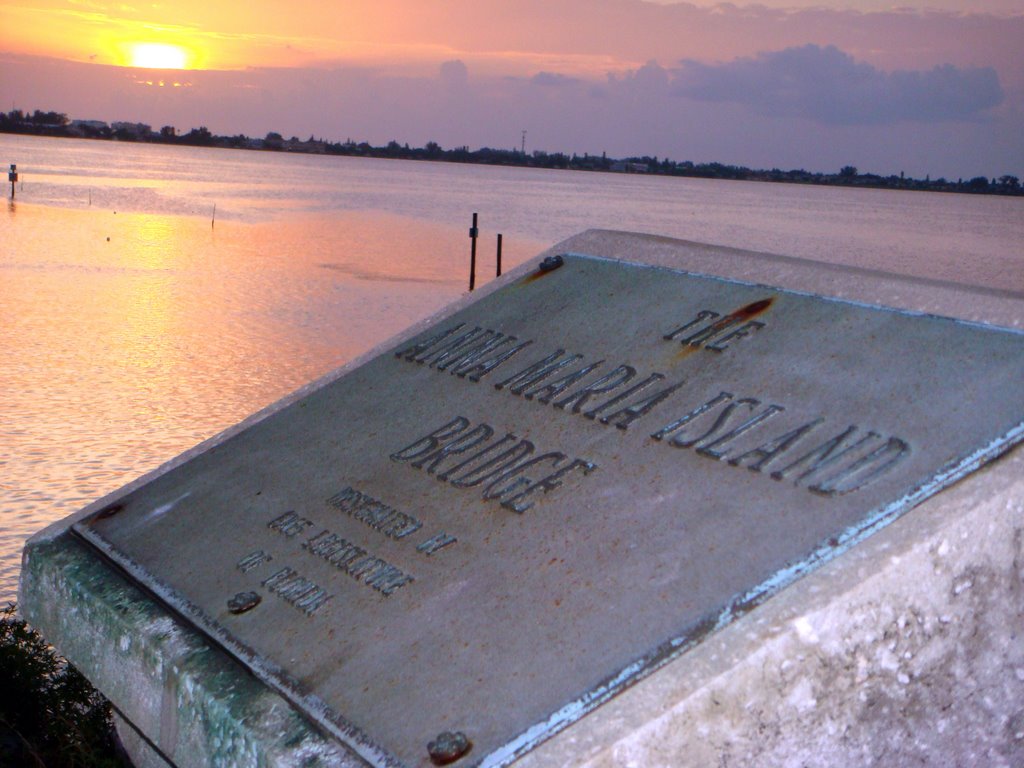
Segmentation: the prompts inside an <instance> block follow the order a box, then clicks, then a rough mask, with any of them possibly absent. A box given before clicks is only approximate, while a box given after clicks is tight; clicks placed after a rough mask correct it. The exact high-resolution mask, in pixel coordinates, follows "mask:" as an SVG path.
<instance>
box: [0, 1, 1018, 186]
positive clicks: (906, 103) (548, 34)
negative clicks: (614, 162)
mask: <svg viewBox="0 0 1024 768" xmlns="http://www.w3.org/2000/svg"><path fill="white" fill-rule="evenodd" d="M924 2H925V3H926V4H925V5H914V6H907V5H901V4H900V3H899V2H886V1H885V0H762V1H761V2H759V3H756V4H754V3H746V2H742V1H740V2H735V3H715V2H701V1H698V2H691V3H674V2H647V1H645V0H521V1H520V2H508V0H430V2H423V0H418V1H417V2H412V1H411V0H373V2H368V1H366V0H352V1H348V2H320V1H318V0H291V2H287V3H282V2H269V0H246V2H235V1H234V0H217V1H216V2H211V0H202V1H201V2H200V0H174V1H173V2H167V1H165V0H157V1H156V2H138V3H136V2H135V1H134V0H124V2H105V1H104V0H3V3H2V4H0V108H2V109H4V110H8V109H12V108H20V109H29V110H32V109H44V110H51V109H53V110H57V111H62V112H66V113H68V114H69V115H70V116H72V117H77V118H85V119H98V120H104V121H108V122H109V121H113V120H131V121H142V122H146V123H149V124H151V125H153V126H154V128H158V127H160V126H162V125H167V124H169V125H174V126H176V127H177V128H178V129H179V130H180V131H187V130H189V129H190V128H192V127H197V126H200V125H205V126H207V127H208V128H209V129H210V130H211V131H213V132H214V133H222V134H237V133H245V134H247V135H251V136H263V135H264V134H265V133H267V132H268V131H272V130H273V131H278V132H280V133H282V134H284V135H285V136H291V135H297V136H300V137H302V138H307V137H309V136H310V135H315V136H317V137H323V138H326V139H331V140H344V139H347V138H352V139H355V140H357V141H362V140H366V141H370V142H371V143H374V144H382V143H385V142H387V141H388V140H391V139H395V140H397V141H399V142H401V143H406V142H407V143H409V144H410V145H413V146H420V145H423V144H424V143H426V142H427V141H437V142H438V143H440V144H441V145H442V146H444V147H451V146H460V145H464V144H465V145H469V146H470V147H471V148H478V147H481V146H492V147H504V148H513V147H519V145H520V140H521V132H522V131H523V130H526V131H527V132H528V133H527V139H526V142H527V150H528V151H532V150H535V149H540V150H547V151H565V152H577V153H580V154H582V153H584V152H589V153H592V154H600V153H601V152H607V153H608V155H610V156H614V157H622V156H626V155H642V154H646V155H657V156H659V157H665V156H667V157H670V158H672V159H674V160H693V161H695V162H705V161H719V162H724V163H731V164H742V165H749V166H753V167H758V168H771V167H780V168H786V169H788V168H806V169H808V170H815V171H835V170H838V169H839V168H840V167H841V166H843V165H855V166H857V167H858V168H859V169H860V170H861V171H870V172H875V173H882V174H889V173H899V172H900V171H905V172H906V173H908V174H910V175H914V176H921V177H923V176H925V175H931V176H932V178H936V177H939V176H945V177H947V178H952V179H956V178H958V177H964V178H969V177H972V176H976V175H987V176H1000V175H1003V174H1014V175H1018V176H1022V177H1024V0H976V1H975V2H963V1H957V0H924ZM154 67H155V68H154Z"/></svg>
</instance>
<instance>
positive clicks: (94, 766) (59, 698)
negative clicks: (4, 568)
mask: <svg viewBox="0 0 1024 768" xmlns="http://www.w3.org/2000/svg"><path fill="white" fill-rule="evenodd" d="M0 765H2V766H12V767H13V766H30V767H33V768H37V767H39V766H45V767H46V768H121V766H122V765H123V763H122V761H121V760H120V759H119V758H118V757H117V752H116V751H115V746H114V736H113V727H112V722H111V710H110V703H109V702H107V701H106V700H105V699H104V698H103V696H102V695H101V694H100V693H99V692H98V691H97V690H96V689H95V688H93V687H92V685H91V684H90V683H89V681H88V680H86V679H85V677H83V676H82V674H81V673H80V672H79V671H78V670H76V669H75V668H74V667H73V666H71V665H70V664H69V663H68V662H67V661H66V660H65V659H62V658H60V657H59V656H57V655H56V654H55V653H54V651H53V649H52V648H51V647H50V646H49V645H47V643H46V641H45V640H43V638H42V637H41V636H40V635H39V633H38V632H36V631H35V630H34V629H32V628H31V627H30V626H28V624H27V623H26V622H25V621H24V620H22V619H20V618H18V617H17V616H16V614H15V606H14V605H13V604H10V605H8V606H7V608H6V609H3V610H0Z"/></svg>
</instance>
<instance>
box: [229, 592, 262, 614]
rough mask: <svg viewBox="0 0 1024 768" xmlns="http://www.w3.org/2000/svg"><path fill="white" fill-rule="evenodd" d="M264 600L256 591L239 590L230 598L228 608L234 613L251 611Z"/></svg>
mask: <svg viewBox="0 0 1024 768" xmlns="http://www.w3.org/2000/svg"><path fill="white" fill-rule="evenodd" d="M262 601H263V598H262V597H260V596H259V595H258V594H256V593H255V592H239V593H238V594H237V595H235V596H234V597H232V598H231V599H230V600H228V610H229V611H231V612H232V613H234V614H240V613H245V612H246V611H251V610H252V609H253V608H255V607H256V606H257V605H259V604H260V603H261V602H262Z"/></svg>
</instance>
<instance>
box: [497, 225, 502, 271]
mask: <svg viewBox="0 0 1024 768" xmlns="http://www.w3.org/2000/svg"><path fill="white" fill-rule="evenodd" d="M497 262H498V274H497V276H498V277H501V233H500V232H499V233H498V258H497Z"/></svg>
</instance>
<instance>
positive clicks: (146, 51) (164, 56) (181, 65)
mask: <svg viewBox="0 0 1024 768" xmlns="http://www.w3.org/2000/svg"><path fill="white" fill-rule="evenodd" d="M129 60H130V62H131V65H130V66H133V67H140V68H143V69H186V68H187V66H188V53H187V52H186V51H185V49H184V48H182V47H180V46H177V45H170V44H168V43H134V44H132V45H131V46H129Z"/></svg>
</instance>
